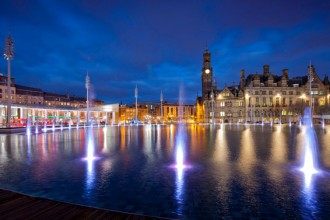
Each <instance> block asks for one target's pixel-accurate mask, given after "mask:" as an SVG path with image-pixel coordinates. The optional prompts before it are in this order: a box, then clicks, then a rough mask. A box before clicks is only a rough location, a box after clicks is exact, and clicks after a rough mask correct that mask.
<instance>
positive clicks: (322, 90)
mask: <svg viewBox="0 0 330 220" xmlns="http://www.w3.org/2000/svg"><path fill="white" fill-rule="evenodd" d="M210 61H211V54H210V52H209V51H208V50H205V52H204V54H203V68H202V74H201V75H202V96H201V97H198V98H197V100H196V110H197V121H198V122H204V123H212V122H214V123H218V122H233V123H243V122H244V123H245V122H253V123H288V122H297V121H299V120H300V119H301V117H302V116H303V114H304V109H305V108H306V107H308V106H312V112H313V115H314V116H317V115H319V116H320V115H326V114H330V112H329V111H330V110H329V109H330V108H329V107H330V105H329V104H330V100H329V99H330V90H329V85H330V83H329V79H328V77H327V76H325V77H324V79H321V78H320V77H319V75H318V74H317V72H316V70H315V68H314V66H313V65H310V66H308V68H307V71H306V73H305V74H304V75H303V76H299V77H293V78H290V77H289V71H288V69H283V70H282V74H281V75H277V74H274V73H272V72H271V71H270V67H269V66H268V65H264V66H263V71H262V73H250V74H248V75H247V76H245V70H244V69H243V70H241V73H240V81H239V84H238V85H235V84H234V85H232V86H225V87H224V88H223V89H220V90H219V89H217V84H216V80H215V79H214V78H213V69H212V66H211V62H210Z"/></svg>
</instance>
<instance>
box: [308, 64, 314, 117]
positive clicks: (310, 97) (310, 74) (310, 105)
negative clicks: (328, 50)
mask: <svg viewBox="0 0 330 220" xmlns="http://www.w3.org/2000/svg"><path fill="white" fill-rule="evenodd" d="M308 80H309V107H310V109H311V117H312V121H313V96H312V81H313V80H314V78H313V72H312V64H310V65H309V73H308Z"/></svg>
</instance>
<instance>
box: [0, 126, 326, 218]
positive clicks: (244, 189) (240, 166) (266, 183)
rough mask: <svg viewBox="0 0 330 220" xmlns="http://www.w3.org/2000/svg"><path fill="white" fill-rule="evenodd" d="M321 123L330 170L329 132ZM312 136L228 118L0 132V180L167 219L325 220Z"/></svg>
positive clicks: (293, 129) (75, 200)
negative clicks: (310, 172) (312, 167)
mask: <svg viewBox="0 0 330 220" xmlns="http://www.w3.org/2000/svg"><path fill="white" fill-rule="evenodd" d="M315 129H316V132H317V135H318V140H319V145H320V146H319V149H320V152H321V154H320V162H321V163H320V165H321V167H322V169H323V170H326V171H327V172H329V170H330V163H329V160H328V158H329V157H330V142H329V137H330V134H329V133H327V132H323V131H322V127H321V126H315ZM326 129H327V128H326ZM328 130H329V129H328ZM90 137H91V138H90ZM304 137H305V131H304V126H302V127H299V126H292V127H289V126H287V125H282V128H281V129H280V126H277V125H274V126H273V127H272V128H271V126H269V125H264V126H263V127H262V126H258V125H256V126H236V125H231V126H230V125H226V124H223V125H221V126H218V125H217V126H214V127H211V126H208V125H204V126H199V125H191V126H190V125H186V126H178V125H172V126H170V125H168V126H167V125H165V126H160V125H158V126H146V127H143V126H133V127H131V126H125V127H123V126H119V127H118V126H114V127H110V126H109V127H106V128H103V127H100V128H93V129H87V128H85V129H84V128H79V129H71V131H69V130H65V129H64V130H63V131H62V132H61V131H60V130H56V131H55V132H47V133H44V132H40V133H39V134H37V135H29V136H27V135H26V134H21V135H10V136H7V135H0V168H1V169H0V186H1V187H2V188H9V189H12V190H16V191H21V192H23V193H27V194H34V195H39V196H43V197H48V198H51V199H57V200H62V201H68V202H72V203H80V204H84V205H93V206H98V207H101V208H107V209H114V210H119V211H126V212H139V213H141V212H143V213H144V214H146V215H154V216H162V217H168V218H182V219H220V218H222V217H224V218H228V219H232V218H235V217H237V218H238V219H241V218H249V219H250V218H256V219H258V218H260V219H262V218H263V217H264V218H265V219H267V218H268V217H269V218H272V217H273V218H275V219H279V218H283V219H285V218H288V216H289V218H293V219H299V218H309V219H312V218H314V219H324V218H326V217H327V216H328V215H330V211H329V210H327V204H329V202H330V196H329V195H330V188H329V185H330V178H329V175H324V176H323V175H317V176H315V177H314V178H313V181H311V183H310V184H305V182H304V176H303V175H302V173H301V172H299V171H297V169H296V168H297V167H298V166H299V165H300V164H301V161H300V159H301V158H302V156H303V145H304V143H305V141H304ZM96 156H97V157H98V158H100V159H99V160H96V158H97V157H96ZM82 158H84V160H82ZM169 164H171V165H169ZM50 171H51V172H50ZM307 186H308V187H307ZM322 207H323V209H322ZM233 213H234V214H233ZM269 213H271V214H269ZM311 213H312V214H311Z"/></svg>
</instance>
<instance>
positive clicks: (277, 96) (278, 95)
mask: <svg viewBox="0 0 330 220" xmlns="http://www.w3.org/2000/svg"><path fill="white" fill-rule="evenodd" d="M277 99H278V105H277ZM276 107H281V95H280V93H277V94H276V96H275V111H274V116H275V117H276V116H277V115H276V110H277V109H276ZM281 114H282V111H281V108H280V122H281V119H282V118H281ZM274 122H275V118H274Z"/></svg>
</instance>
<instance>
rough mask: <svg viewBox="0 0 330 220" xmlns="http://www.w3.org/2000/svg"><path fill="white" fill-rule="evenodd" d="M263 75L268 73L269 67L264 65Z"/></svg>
mask: <svg viewBox="0 0 330 220" xmlns="http://www.w3.org/2000/svg"><path fill="white" fill-rule="evenodd" d="M263 68H264V74H268V73H269V65H264V66H263Z"/></svg>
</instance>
